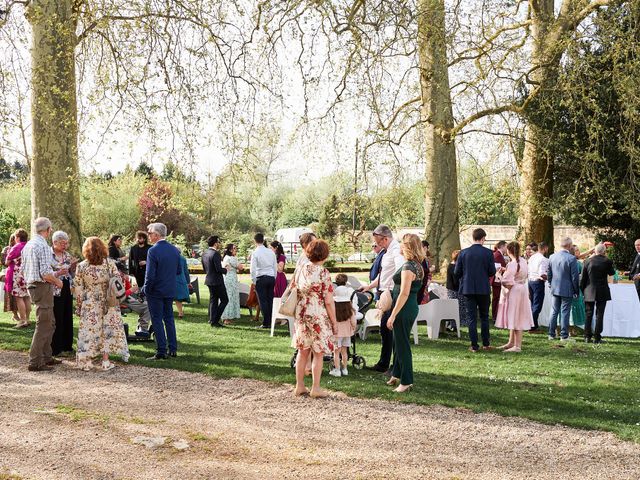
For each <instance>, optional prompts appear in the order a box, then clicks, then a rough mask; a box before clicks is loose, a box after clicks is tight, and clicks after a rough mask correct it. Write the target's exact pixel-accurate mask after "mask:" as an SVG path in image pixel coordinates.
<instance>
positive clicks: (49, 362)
mask: <svg viewBox="0 0 640 480" xmlns="http://www.w3.org/2000/svg"><path fill="white" fill-rule="evenodd" d="M61 363H62V360H58V359H57V358H52V359H51V360H49V361H48V362H47V365H49V366H52V365H60V364H61Z"/></svg>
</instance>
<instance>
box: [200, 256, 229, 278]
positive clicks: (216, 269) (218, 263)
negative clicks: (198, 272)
mask: <svg viewBox="0 0 640 480" xmlns="http://www.w3.org/2000/svg"><path fill="white" fill-rule="evenodd" d="M202 268H204V273H206V274H207V276H206V278H205V280H204V284H205V285H207V286H209V287H217V286H220V285H224V277H223V275H226V273H227V269H226V268H222V257H221V256H220V252H218V251H217V250H214V249H213V248H207V250H206V251H205V252H204V253H203V254H202Z"/></svg>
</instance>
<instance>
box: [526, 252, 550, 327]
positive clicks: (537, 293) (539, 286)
mask: <svg viewBox="0 0 640 480" xmlns="http://www.w3.org/2000/svg"><path fill="white" fill-rule="evenodd" d="M548 251H549V246H548V245H547V244H546V243H545V242H540V243H539V244H538V251H537V252H536V253H534V254H533V255H531V257H530V258H529V299H530V300H531V311H532V313H533V328H532V329H531V330H529V331H530V332H532V333H534V332H537V331H539V327H538V317H539V316H540V312H541V311H542V304H543V303H544V285H545V283H544V282H546V281H547V271H548V269H549V259H548V258H547V257H546V254H547V252H548Z"/></svg>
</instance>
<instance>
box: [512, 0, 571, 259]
mask: <svg viewBox="0 0 640 480" xmlns="http://www.w3.org/2000/svg"><path fill="white" fill-rule="evenodd" d="M536 3H537V8H535V9H532V17H531V21H532V25H531V36H532V39H533V46H532V52H531V66H532V72H531V74H530V79H531V80H532V84H533V88H536V87H538V88H540V89H541V90H540V91H544V90H545V89H546V88H550V87H552V84H553V82H554V79H555V75H557V72H558V67H559V62H560V55H561V53H559V51H558V49H559V48H560V47H559V42H557V43H556V42H553V41H552V40H551V38H550V29H551V27H552V26H553V22H554V21H555V12H554V1H553V0H540V1H538V2H536ZM550 42H551V43H550ZM533 104H534V106H533V108H536V107H535V104H536V102H534V103H533ZM525 114H526V112H525ZM520 180H521V190H520V216H519V222H520V239H521V240H522V241H523V242H525V243H529V242H541V241H545V242H547V243H548V244H549V246H550V248H551V251H553V217H552V216H551V211H552V201H553V158H552V156H551V154H550V153H549V152H548V151H547V150H546V149H545V145H544V143H543V142H542V138H541V132H540V129H539V128H538V127H537V126H536V125H535V123H534V122H529V125H528V126H527V131H526V134H525V147H524V155H523V158H522V163H521V165H520Z"/></svg>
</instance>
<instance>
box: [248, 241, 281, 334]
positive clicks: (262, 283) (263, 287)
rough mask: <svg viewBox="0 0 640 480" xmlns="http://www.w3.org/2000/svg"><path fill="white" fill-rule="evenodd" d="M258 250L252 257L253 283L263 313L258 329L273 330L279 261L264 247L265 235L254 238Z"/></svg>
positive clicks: (271, 251)
mask: <svg viewBox="0 0 640 480" xmlns="http://www.w3.org/2000/svg"><path fill="white" fill-rule="evenodd" d="M253 240H254V242H255V244H256V249H255V250H254V251H253V254H252V255H251V281H252V282H253V283H254V284H255V286H256V294H257V295H258V303H259V304H260V311H262V318H263V322H262V325H260V326H259V327H258V328H271V310H272V309H273V287H274V286H275V284H276V273H277V272H278V261H277V259H276V254H275V253H273V250H271V249H270V248H267V247H265V246H264V234H262V233H256V235H255V236H254V237H253Z"/></svg>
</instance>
